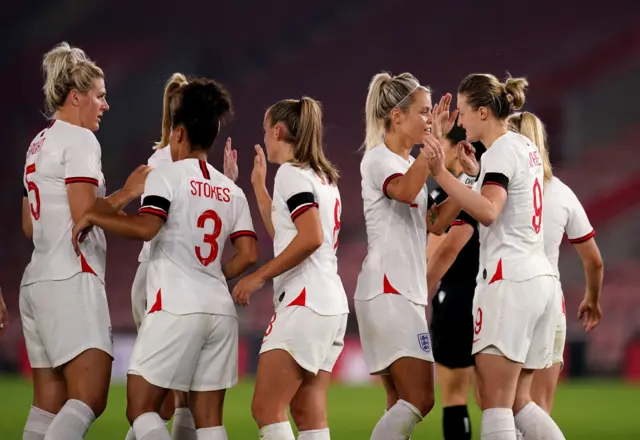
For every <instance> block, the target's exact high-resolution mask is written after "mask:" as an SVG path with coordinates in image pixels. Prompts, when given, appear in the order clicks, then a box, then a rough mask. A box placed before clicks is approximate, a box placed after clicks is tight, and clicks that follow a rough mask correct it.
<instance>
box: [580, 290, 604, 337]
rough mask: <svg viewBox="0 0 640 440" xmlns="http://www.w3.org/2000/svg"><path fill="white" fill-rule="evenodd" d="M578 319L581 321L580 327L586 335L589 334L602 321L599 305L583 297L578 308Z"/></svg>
mask: <svg viewBox="0 0 640 440" xmlns="http://www.w3.org/2000/svg"><path fill="white" fill-rule="evenodd" d="M578 319H580V320H581V321H582V326H583V327H584V329H585V331H586V332H587V333H589V332H591V330H593V329H594V328H596V327H597V326H598V324H600V321H601V320H602V308H600V303H599V302H598V301H594V300H592V299H591V298H589V297H588V296H585V298H584V299H583V300H582V302H581V303H580V307H578Z"/></svg>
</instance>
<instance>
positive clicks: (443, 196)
mask: <svg viewBox="0 0 640 440" xmlns="http://www.w3.org/2000/svg"><path fill="white" fill-rule="evenodd" d="M431 195H432V196H433V198H434V201H435V202H436V204H437V205H439V204H441V203H442V202H444V201H445V200H447V198H448V197H449V195H448V194H447V193H446V192H445V191H444V190H443V189H442V188H440V187H437V188H436V189H434V190H433V191H431Z"/></svg>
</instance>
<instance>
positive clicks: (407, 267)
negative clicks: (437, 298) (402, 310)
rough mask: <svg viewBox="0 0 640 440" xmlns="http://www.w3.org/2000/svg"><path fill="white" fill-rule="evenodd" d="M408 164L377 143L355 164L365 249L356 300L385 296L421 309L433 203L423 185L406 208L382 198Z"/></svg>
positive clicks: (425, 297) (423, 297)
mask: <svg viewBox="0 0 640 440" xmlns="http://www.w3.org/2000/svg"><path fill="white" fill-rule="evenodd" d="M413 161H414V159H413V157H409V160H408V161H407V160H405V159H403V158H402V157H400V156H399V155H397V154H395V153H393V152H392V151H391V150H389V149H388V148H387V147H386V146H385V145H384V144H380V145H378V146H377V147H375V148H373V149H371V150H369V151H367V152H366V153H365V154H364V158H363V159H362V162H361V163H360V173H361V175H362V199H363V202H364V218H365V223H366V227H367V243H368V247H367V256H366V258H365V260H364V262H363V263H362V270H361V271H360V275H358V284H357V287H356V293H355V299H357V300H369V299H372V298H374V297H376V296H378V295H381V294H383V293H388V294H399V295H402V296H404V297H405V298H407V299H408V300H409V301H411V302H413V303H415V304H420V305H427V211H428V209H429V208H430V207H431V205H432V204H433V203H434V201H433V199H432V198H431V197H430V196H429V193H428V190H427V186H426V184H425V186H424V188H423V189H422V191H420V193H419V194H418V196H417V197H416V199H415V200H414V201H413V203H411V204H406V203H401V202H398V201H396V200H393V199H391V198H390V197H389V196H388V195H387V193H386V188H387V184H388V183H389V182H391V180H392V179H393V178H395V177H398V176H402V175H404V174H405V173H406V172H407V170H408V169H409V167H410V166H411V164H412V163H413Z"/></svg>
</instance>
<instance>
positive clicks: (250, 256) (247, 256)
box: [243, 246, 258, 266]
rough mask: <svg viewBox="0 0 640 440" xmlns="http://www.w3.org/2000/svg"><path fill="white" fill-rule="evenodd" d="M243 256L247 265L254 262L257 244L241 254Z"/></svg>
mask: <svg viewBox="0 0 640 440" xmlns="http://www.w3.org/2000/svg"><path fill="white" fill-rule="evenodd" d="M243 258H244V260H245V261H246V262H247V266H252V265H254V264H256V262H257V261H258V246H253V249H251V250H250V251H248V252H246V253H245V255H243Z"/></svg>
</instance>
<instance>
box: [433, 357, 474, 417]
mask: <svg viewBox="0 0 640 440" xmlns="http://www.w3.org/2000/svg"><path fill="white" fill-rule="evenodd" d="M473 374H474V368H473V367H467V368H448V367H445V366H443V365H440V364H436V375H437V377H438V384H439V385H440V391H441V393H442V406H444V407H448V406H457V405H466V404H467V400H468V398H469V389H470V387H471V378H472V376H473Z"/></svg>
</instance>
